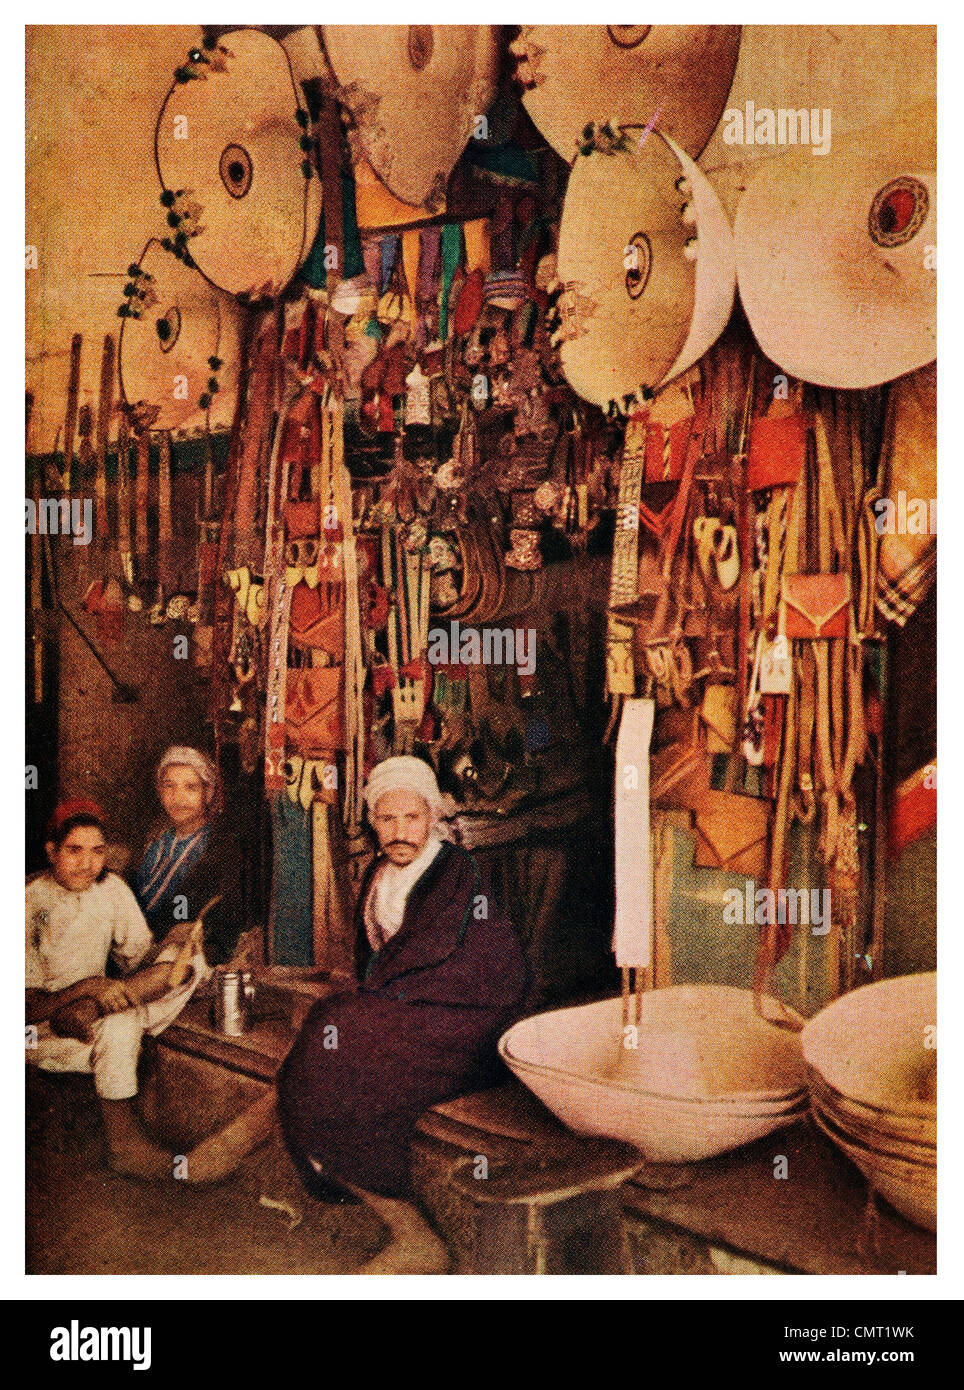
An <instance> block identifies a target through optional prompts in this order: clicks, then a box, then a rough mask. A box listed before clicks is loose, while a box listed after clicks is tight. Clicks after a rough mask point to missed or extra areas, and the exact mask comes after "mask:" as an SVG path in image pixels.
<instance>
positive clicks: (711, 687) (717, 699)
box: [699, 683, 736, 756]
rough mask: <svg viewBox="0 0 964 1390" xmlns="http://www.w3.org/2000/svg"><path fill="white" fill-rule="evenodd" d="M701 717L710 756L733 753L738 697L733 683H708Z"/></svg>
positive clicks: (701, 707)
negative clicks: (736, 697)
mask: <svg viewBox="0 0 964 1390" xmlns="http://www.w3.org/2000/svg"><path fill="white" fill-rule="evenodd" d="M699 717H700V730H701V733H702V736H703V741H704V743H705V746H706V751H707V753H708V754H710V756H713V755H715V754H717V753H732V752H733V746H734V744H735V743H736V699H735V692H734V689H733V687H732V685H718V684H716V683H707V685H706V687H705V689H704V691H703V700H702V703H701V704H700V715H699Z"/></svg>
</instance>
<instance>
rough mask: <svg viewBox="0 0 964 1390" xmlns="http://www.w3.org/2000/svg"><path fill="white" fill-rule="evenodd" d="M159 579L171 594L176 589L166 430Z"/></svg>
mask: <svg viewBox="0 0 964 1390" xmlns="http://www.w3.org/2000/svg"><path fill="white" fill-rule="evenodd" d="M157 578H158V583H159V584H160V586H161V589H162V590H163V592H164V593H165V594H169V593H170V591H171V589H172V588H173V587H174V583H175V578H176V571H175V568H174V528H173V524H172V520H171V434H170V431H169V430H164V431H163V432H162V434H161V437H160V453H159V457H158V465H157Z"/></svg>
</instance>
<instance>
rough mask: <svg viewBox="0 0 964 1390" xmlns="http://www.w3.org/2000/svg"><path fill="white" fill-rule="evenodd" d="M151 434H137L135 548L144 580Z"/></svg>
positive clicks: (141, 432)
mask: <svg viewBox="0 0 964 1390" xmlns="http://www.w3.org/2000/svg"><path fill="white" fill-rule="evenodd" d="M150 463H151V436H150V433H149V431H148V430H146V429H142V430H141V431H140V433H139V434H138V436H137V477H136V480H135V491H134V511H135V513H136V520H137V530H136V533H135V539H134V548H135V551H136V554H137V568H138V574H137V577H138V579H141V580H143V578H144V569H145V567H146V565H147V489H148V483H149V479H150Z"/></svg>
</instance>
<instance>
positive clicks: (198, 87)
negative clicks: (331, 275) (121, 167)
mask: <svg viewBox="0 0 964 1390" xmlns="http://www.w3.org/2000/svg"><path fill="white" fill-rule="evenodd" d="M304 32H305V31H303V30H301V31H299V35H302V34H303V33H304ZM198 52H200V50H198ZM213 57H214V61H213V62H212V61H208V60H204V61H200V62H195V63H193V64H191V65H190V66H189V68H182V69H179V73H181V74H183V73H184V72H185V71H188V70H189V71H191V72H194V73H195V75H194V76H192V77H190V78H188V79H187V80H175V82H174V85H173V86H172V87H171V90H170V92H169V93H168V96H167V98H166V100H165V102H164V105H163V107H162V109H161V113H160V116H159V117H158V121H157V131H156V137H155V142H156V152H157V167H158V172H159V174H160V177H161V182H162V184H163V186H164V189H165V193H166V195H167V197H168V198H169V199H171V198H173V199H174V200H175V201H173V202H171V203H169V205H168V206H169V213H168V220H169V221H171V219H172V218H173V219H178V218H180V216H181V214H182V212H183V211H184V209H185V207H186V208H187V209H188V211H189V223H188V225H187V228H186V230H187V232H188V238H189V240H188V249H189V251H190V254H191V256H192V257H193V259H194V261H195V262H196V264H197V265H198V267H199V269H200V270H201V271H202V272H203V274H204V275H205V276H206V277H207V278H208V279H209V280H210V281H211V282H212V284H215V285H217V286H219V287H220V288H221V289H223V290H227V291H228V292H229V293H231V294H250V295H252V296H253V297H255V298H261V297H262V296H264V295H265V294H267V295H270V296H274V295H277V294H280V292H281V291H282V290H283V289H284V287H285V286H286V285H287V284H288V282H289V281H290V280H291V279H292V277H293V276H294V275H295V273H296V272H297V271H298V269H299V267H300V266H301V265H302V263H303V262H304V261H305V259H306V257H307V256H308V253H309V251H310V250H311V246H312V243H313V242H314V239H315V236H316V234H317V231H318V227H319V224H320V220H321V202H322V192H321V181H320V179H319V177H318V171H317V169H316V168H315V167H314V164H313V162H312V159H311V147H312V143H313V142H312V140H311V137H310V135H309V134H308V127H309V124H310V119H309V114H308V111H307V108H306V106H305V102H304V98H303V97H302V96H301V94H300V92H299V90H298V87H297V85H296V82H295V77H294V73H293V70H292V63H291V58H290V57H289V54H288V53H287V51H286V49H285V46H284V44H282V43H278V42H277V41H276V40H275V39H273V38H270V37H269V36H268V35H267V34H263V33H261V32H260V31H258V30H256V29H238V30H235V31H233V32H232V33H229V34H225V35H224V36H223V37H222V38H221V39H220V40H219V41H218V48H217V50H216V51H215V53H214V55H213ZM319 64H320V59H319ZM183 226H184V223H183V221H173V222H172V227H173V228H174V231H175V234H176V231H177V230H178V228H179V227H183Z"/></svg>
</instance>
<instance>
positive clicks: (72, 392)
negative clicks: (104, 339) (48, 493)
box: [61, 333, 84, 493]
mask: <svg viewBox="0 0 964 1390" xmlns="http://www.w3.org/2000/svg"><path fill="white" fill-rule="evenodd" d="M83 342H84V339H83V336H82V334H80V333H75V334H74V336H73V338H72V339H71V342H70V377H69V380H68V382H67V413H66V415H65V417H64V467H63V472H62V475H61V478H62V483H63V490H64V492H65V493H67V492H69V491H70V469H71V464H72V463H73V461H74V437H75V435H76V432H77V401H78V398H79V395H80V353H81V348H82V347H83Z"/></svg>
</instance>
